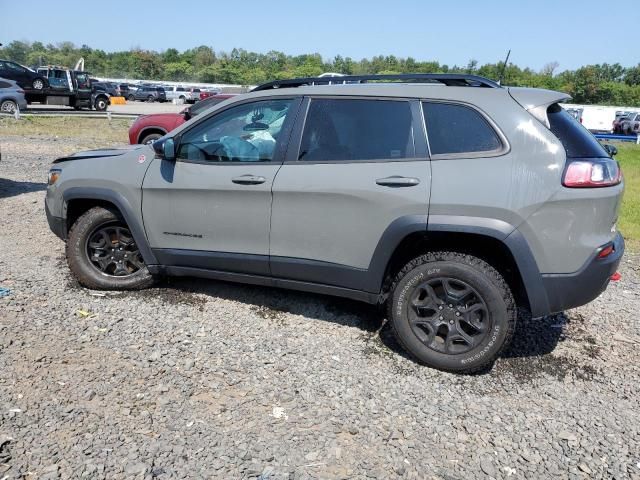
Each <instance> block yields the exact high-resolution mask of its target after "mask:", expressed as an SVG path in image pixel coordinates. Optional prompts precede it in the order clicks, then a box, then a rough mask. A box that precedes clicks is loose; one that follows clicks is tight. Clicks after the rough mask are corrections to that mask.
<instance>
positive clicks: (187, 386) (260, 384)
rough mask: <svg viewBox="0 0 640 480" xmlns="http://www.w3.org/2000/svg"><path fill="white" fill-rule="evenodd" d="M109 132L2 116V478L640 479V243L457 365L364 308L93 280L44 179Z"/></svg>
mask: <svg viewBox="0 0 640 480" xmlns="http://www.w3.org/2000/svg"><path fill="white" fill-rule="evenodd" d="M98 143H99V142H98V140H95V139H92V138H91V137H90V136H89V137H87V136H84V137H82V138H81V139H78V138H76V139H74V138H66V139H65V138H58V139H54V138H47V137H45V136H33V137H32V138H26V137H18V136H11V135H6V134H5V135H3V134H2V130H1V129H0V145H1V148H2V162H1V163H0V177H1V178H0V286H1V287H5V288H10V289H11V294H10V295H9V296H7V297H4V298H0V479H14V478H28V479H35V478H40V479H54V478H91V479H94V478H110V479H111V478H115V479H120V478H122V479H125V478H126V479H129V478H146V479H148V478H159V479H165V478H224V479H236V478H238V479H239V478H261V479H263V480H264V479H272V480H274V479H293V478H295V479H305V478H353V479H364V478H380V479H382V478H385V479H388V478H413V479H472V478H512V479H520V478H530V479H541V478H551V477H554V478H607V479H609V478H616V479H623V478H634V479H640V420H639V418H638V412H639V411H640V408H639V399H640V387H639V382H640V375H639V368H638V364H637V358H638V357H637V350H638V346H639V345H640V337H639V336H638V333H637V332H638V331H639V330H640V322H639V321H638V317H637V314H636V312H637V309H638V306H639V305H640V302H639V300H640V257H639V256H635V255H632V254H628V255H627V256H626V258H625V260H624V265H622V267H621V272H622V275H623V277H622V280H621V281H620V282H618V283H616V284H613V285H611V286H610V287H609V289H608V290H607V292H605V293H604V294H603V295H602V296H601V297H600V298H599V299H598V300H596V301H594V302H593V303H591V304H590V305H587V306H585V307H582V308H579V309H575V310H571V311H568V312H566V313H565V314H562V315H556V316H553V317H549V318H545V319H543V320H538V321H527V319H526V318H522V319H521V320H520V323H519V327H518V331H517V336H516V340H515V342H514V345H513V347H512V348H511V350H510V351H509V352H508V353H507V354H506V355H505V356H504V358H501V359H499V360H498V362H497V363H496V364H495V366H494V367H493V369H492V370H491V371H489V372H487V373H484V374H481V375H474V376H458V375H452V374H445V373H441V372H437V371H434V370H430V369H428V368H425V367H421V366H419V365H417V364H416V363H414V362H412V361H411V360H410V359H408V358H406V357H405V356H404V355H403V353H402V351H401V350H400V349H399V348H398V346H397V345H396V344H395V343H394V341H393V339H392V338H391V337H390V335H389V332H388V328H386V327H384V325H383V321H382V317H381V316H380V314H379V313H378V312H377V311H376V310H375V309H372V308H370V307H368V306H366V305H362V304H358V303H356V302H351V301H346V300H341V299H335V298H330V297H324V296H317V295H311V294H302V293H292V292H286V291H281V290H277V289H268V288H259V287H253V286H242V285H234V284H227V283H222V282H213V281H200V280H171V281H169V282H165V283H163V284H161V285H160V286H159V287H158V288H153V289H150V290H146V291H142V292H137V293H112V292H106V293H97V292H91V291H88V290H85V289H83V288H80V287H79V286H78V285H77V284H76V283H75V282H74V281H73V280H72V278H71V277H70V275H69V272H68V269H67V267H66V264H65V261H64V257H63V243H62V242H61V241H60V240H58V239H57V238H56V237H55V236H54V235H53V234H52V233H51V232H50V231H49V229H48V226H47V224H46V219H45V215H44V211H43V199H44V189H45V184H44V183H43V182H44V179H45V175H46V172H47V170H48V167H49V162H50V161H51V160H52V159H53V158H55V157H56V156H59V155H61V154H63V153H67V152H69V151H73V150H76V149H78V148H80V147H82V148H86V147H94V148H95V147H97V146H99V145H98ZM381 327H382V328H381Z"/></svg>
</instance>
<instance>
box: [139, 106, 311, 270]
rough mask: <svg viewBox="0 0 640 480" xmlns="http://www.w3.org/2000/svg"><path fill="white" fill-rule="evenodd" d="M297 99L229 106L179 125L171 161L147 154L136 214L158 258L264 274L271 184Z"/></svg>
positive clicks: (288, 131) (172, 261)
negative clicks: (185, 126) (186, 126)
mask: <svg viewBox="0 0 640 480" xmlns="http://www.w3.org/2000/svg"><path fill="white" fill-rule="evenodd" d="M299 103H300V99H299V98H278V99H270V100H259V101H256V100H253V101H249V102H243V103H241V104H237V103H236V104H233V105H230V106H229V107H228V108H226V109H224V110H222V111H219V112H216V113H214V114H213V115H212V116H208V117H206V118H204V119H202V120H201V121H196V123H195V124H194V125H193V126H191V127H190V128H189V129H187V130H184V131H182V132H180V134H179V139H178V137H176V140H177V143H178V151H177V157H178V159H177V161H175V162H169V161H166V160H154V161H153V164H152V165H151V166H150V167H149V170H148V171H147V174H146V176H145V179H144V183H143V201H142V213H143V216H144V224H145V229H146V232H147V236H148V238H149V243H150V245H151V248H152V249H154V252H155V254H156V256H157V258H158V260H159V261H160V262H161V263H162V264H165V265H173V266H181V267H193V268H204V269H212V270H226V271H233V272H240V273H251V274H259V275H268V274H269V261H268V255H269V225H270V220H271V186H272V184H273V179H274V178H275V176H276V174H277V172H278V169H279V168H280V166H281V164H282V160H283V158H284V152H285V148H286V143H287V139H288V137H289V134H290V131H291V126H290V125H291V123H292V121H293V118H294V117H295V115H296V112H297V109H298V106H299Z"/></svg>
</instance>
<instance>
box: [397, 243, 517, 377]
mask: <svg viewBox="0 0 640 480" xmlns="http://www.w3.org/2000/svg"><path fill="white" fill-rule="evenodd" d="M388 315H389V317H388V318H389V320H390V323H391V326H392V328H393V331H394V333H395V335H396V337H397V338H398V341H399V342H400V344H401V345H402V346H403V347H404V348H405V349H406V350H407V351H408V352H409V353H410V354H412V355H413V356H414V357H416V358H417V359H418V360H419V361H421V362H423V363H424V364H426V365H428V366H430V367H433V368H436V369H439V370H444V371H449V372H460V373H472V372H476V371H479V370H483V369H484V368H486V367H487V366H489V365H491V364H492V363H493V361H494V360H495V359H496V357H498V355H499V354H500V353H501V352H502V351H503V349H504V348H506V346H507V345H508V344H509V342H510V340H511V337H512V335H513V331H514V329H515V324H516V305H515V301H514V298H513V295H512V293H511V290H510V288H509V286H508V285H507V283H506V282H505V280H504V278H503V277H502V276H501V275H500V273H498V272H497V271H496V270H495V269H494V268H493V267H491V266H490V265H489V264H488V263H486V262H484V261H483V260H480V259H479V258H476V257H474V256H471V255H466V254H462V253H456V252H432V253H428V254H426V255H423V256H420V257H418V258H415V259H414V260H412V261H411V262H409V263H408V264H407V265H406V266H405V267H404V268H403V269H402V270H401V271H400V272H399V273H398V275H397V276H396V279H395V281H394V283H393V285H392V287H391V292H390V296H389V300H388Z"/></svg>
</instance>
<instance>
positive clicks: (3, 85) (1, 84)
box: [0, 80, 11, 88]
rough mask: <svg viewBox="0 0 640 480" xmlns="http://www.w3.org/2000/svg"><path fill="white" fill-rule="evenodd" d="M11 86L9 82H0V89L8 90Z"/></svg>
mask: <svg viewBox="0 0 640 480" xmlns="http://www.w3.org/2000/svg"><path fill="white" fill-rule="evenodd" d="M10 86H11V84H10V83H9V82H3V81H2V80H0V88H9V87H10Z"/></svg>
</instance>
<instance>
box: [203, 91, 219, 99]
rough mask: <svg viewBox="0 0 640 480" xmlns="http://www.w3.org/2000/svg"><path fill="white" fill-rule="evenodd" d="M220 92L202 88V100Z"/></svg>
mask: <svg viewBox="0 0 640 480" xmlns="http://www.w3.org/2000/svg"><path fill="white" fill-rule="evenodd" d="M219 93H220V91H219V90H202V91H200V100H204V99H205V98H209V97H213V96H214V95H218V94H219Z"/></svg>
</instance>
